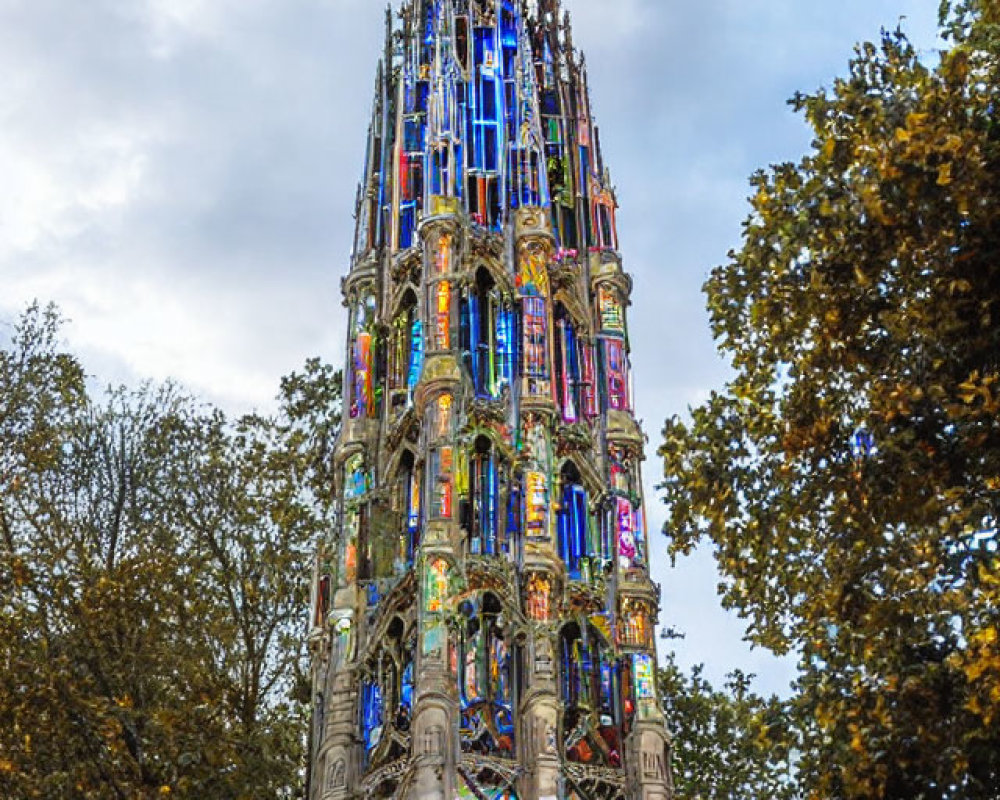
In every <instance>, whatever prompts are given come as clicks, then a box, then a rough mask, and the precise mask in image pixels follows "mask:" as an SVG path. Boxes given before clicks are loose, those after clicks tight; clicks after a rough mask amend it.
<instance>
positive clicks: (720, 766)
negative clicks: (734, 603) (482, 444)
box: [657, 653, 797, 800]
mask: <svg viewBox="0 0 1000 800" xmlns="http://www.w3.org/2000/svg"><path fill="white" fill-rule="evenodd" d="M664 659H665V660H664V664H663V666H661V667H660V669H659V672H658V676H657V677H658V681H659V691H660V696H661V697H662V699H663V709H664V714H665V715H666V718H667V724H668V726H669V727H670V732H671V736H672V738H673V750H672V753H671V756H672V760H673V763H672V769H673V778H674V790H675V792H676V795H677V797H678V798H684V800H735V798H740V800H743V798H758V797H760V798H764V797H766V798H772V800H793V799H794V798H795V797H796V796H797V795H796V793H795V792H796V788H795V781H794V769H795V764H794V761H795V759H794V754H793V753H792V752H791V751H790V750H789V749H788V748H787V746H786V745H785V743H784V741H783V738H784V737H783V736H782V735H781V734H782V732H783V725H784V719H785V717H784V707H783V704H782V702H781V701H780V700H779V699H778V698H777V697H770V698H764V697H761V696H759V695H757V694H756V693H755V692H754V691H753V690H752V682H753V677H754V676H752V675H747V674H745V673H743V672H740V671H739V670H736V671H734V672H733V673H731V674H730V675H729V676H728V678H727V680H726V683H725V685H724V686H723V688H722V689H717V688H715V687H713V686H712V685H711V684H710V683H709V682H708V680H706V678H705V676H704V674H703V672H704V669H703V667H702V666H696V667H694V668H693V669H692V670H691V671H690V673H688V672H685V671H684V670H683V669H681V668H680V667H679V666H678V665H677V660H676V657H675V654H674V653H666V654H665V656H664Z"/></svg>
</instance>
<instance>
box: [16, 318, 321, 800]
mask: <svg viewBox="0 0 1000 800" xmlns="http://www.w3.org/2000/svg"><path fill="white" fill-rule="evenodd" d="M58 329H59V320H58V315H57V314H56V312H55V311H54V310H52V309H49V310H46V311H42V310H40V309H38V308H37V307H36V308H32V309H30V310H29V311H28V312H27V313H26V314H25V316H24V317H23V318H22V320H21V322H20V323H19V325H18V326H17V327H16V329H15V332H14V336H13V338H12V341H11V343H10V346H9V347H7V348H2V349H0V533H2V541H0V719H3V720H4V724H3V725H2V726H0V795H2V796H4V797H11V798H18V800H19V799H20V798H29V797H40V798H56V797H60V798H61V797H83V798H105V797H108V798H115V797H118V798H125V797H128V798H132V797H140V798H141V797H153V796H163V795H164V794H173V795H174V796H180V797H212V798H242V797H292V796H296V794H297V792H298V788H299V784H300V780H301V772H302V766H303V755H304V754H303V738H304V737H303V733H302V732H303V731H304V729H305V720H304V714H305V710H304V709H303V706H302V704H301V702H300V699H299V698H297V696H296V689H297V686H298V684H299V683H300V682H301V680H302V675H303V672H304V669H305V664H304V652H303V646H302V640H303V639H304V631H305V625H306V622H307V619H306V618H307V616H308V609H307V602H306V599H307V586H306V581H307V577H308V568H307V564H308V555H309V551H310V549H311V543H312V542H313V541H314V540H315V539H316V538H317V537H318V536H319V535H320V532H322V531H325V528H326V525H327V524H328V519H327V518H326V517H325V515H324V509H323V507H322V505H321V504H320V503H317V502H316V500H315V498H314V493H313V491H312V489H311V488H310V487H311V486H312V485H314V484H315V483H316V482H317V479H316V476H315V469H316V466H315V465H317V464H320V463H322V462H323V461H324V459H323V454H319V453H317V452H316V451H315V450H314V449H313V448H312V446H311V445H310V444H309V443H308V442H304V441H303V440H302V439H301V437H298V436H293V435H292V432H293V430H294V428H295V425H296V424H298V422H299V420H300V417H299V416H298V415H299V414H300V410H299V409H297V408H292V407H290V404H289V403H288V402H284V403H283V405H282V409H281V411H280V412H279V414H278V415H277V416H276V417H275V418H263V417H258V416H250V417H246V418H243V419H240V420H237V421H235V422H230V421H228V420H227V419H226V418H225V417H224V416H223V415H222V414H221V412H218V411H215V410H212V409H210V408H206V407H204V406H201V405H199V404H197V403H195V402H194V401H193V400H191V399H190V398H188V397H186V396H184V395H183V394H182V393H181V392H179V391H178V390H177V389H176V388H175V387H172V386H169V385H168V386H165V387H160V388H156V387H152V386H145V387H142V388H140V389H138V390H136V391H128V390H125V389H118V390H114V391H111V392H110V393H109V394H108V395H107V396H106V398H104V399H102V400H100V401H94V400H93V399H91V398H90V397H89V396H88V394H87V391H86V386H85V383H84V379H83V370H82V369H81V367H80V364H79V363H78V362H77V360H76V359H74V358H73V357H72V356H70V355H68V354H65V353H62V352H60V351H59V347H58ZM335 377H336V376H335V375H334V374H333V373H332V371H329V370H324V369H321V368H319V367H317V368H316V369H314V370H312V371H311V372H310V373H308V375H307V377H306V379H304V381H303V382H301V383H302V386H304V387H305V388H309V389H310V390H311V393H312V396H315V397H320V398H322V401H323V402H329V403H330V408H329V409H327V410H326V411H325V412H324V413H326V414H327V415H328V417H329V419H330V420H333V419H335V418H336V407H337V402H338V394H337V391H338V390H337V386H338V384H337V383H336V381H335V380H334V379H335ZM327 379H329V386H323V387H321V386H320V384H321V382H322V381H323V380H327ZM321 388H322V390H321ZM286 400H287V398H286ZM302 408H309V406H308V404H306V405H304V406H302ZM314 413H316V414H318V413H319V412H317V411H315V409H314ZM324 441H325V440H324ZM313 444H315V445H316V446H319V445H318V444H317V443H313Z"/></svg>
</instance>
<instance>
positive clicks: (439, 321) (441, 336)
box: [434, 281, 451, 350]
mask: <svg viewBox="0 0 1000 800" xmlns="http://www.w3.org/2000/svg"><path fill="white" fill-rule="evenodd" d="M434 297H435V302H434V308H435V315H434V320H435V324H434V337H435V338H434V341H435V344H436V347H437V349H438V350H449V349H450V348H451V284H450V283H448V281H441V282H440V283H439V284H438V285H437V290H436V291H435V294H434Z"/></svg>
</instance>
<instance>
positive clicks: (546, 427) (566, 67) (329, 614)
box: [309, 0, 670, 800]
mask: <svg viewBox="0 0 1000 800" xmlns="http://www.w3.org/2000/svg"><path fill="white" fill-rule="evenodd" d="M608 13H609V14H610V13H614V12H613V11H610V10H609V12H608ZM616 208H617V203H616V199H615V192H614V189H613V187H612V184H611V180H610V177H609V174H608V171H607V169H606V167H605V165H604V161H603V158H602V156H601V147H600V140H599V137H598V129H597V127H596V125H595V123H594V118H593V116H592V114H591V109H590V99H589V92H588V88H587V75H586V70H585V68H584V63H583V58H582V57H581V56H579V54H578V53H577V52H576V51H575V49H574V47H573V42H572V38H571V31H570V24H569V18H568V14H567V15H564V14H563V10H562V8H561V7H560V1H559V0H405V1H404V2H403V4H402V8H401V9H400V10H399V11H398V12H395V13H393V12H392V11H390V12H388V13H387V33H386V41H385V53H384V56H383V59H382V62H381V64H380V66H379V69H378V76H377V80H376V90H375V101H374V109H373V114H372V121H371V126H370V129H369V134H368V146H367V155H366V158H365V169H364V176H363V180H362V183H361V186H360V188H359V191H358V197H357V231H356V239H355V243H354V251H353V255H352V258H351V265H350V271H349V273H348V274H347V275H346V277H345V278H344V280H343V294H344V302H345V304H346V306H347V308H348V309H349V312H350V321H349V329H348V333H347V364H346V368H345V373H344V374H345V381H344V385H345V391H344V394H345V402H344V420H343V428H342V431H341V434H340V438H339V440H338V443H337V447H336V451H335V461H336V464H335V465H336V474H337V476H338V478H337V486H336V490H337V493H338V497H339V498H340V504H339V518H338V522H337V525H336V529H335V530H334V531H333V534H332V536H331V537H330V539H329V541H328V542H327V543H325V545H324V546H323V548H322V549H321V551H320V553H319V557H318V559H317V565H316V577H315V582H314V591H313V610H312V618H313V629H312V632H311V634H310V644H311V648H312V656H313V668H312V675H313V682H314V684H313V685H314V697H315V711H314V719H313V726H312V734H311V761H310V792H309V797H310V798H311V800H335V799H336V800H340V799H341V798H354V797H359V798H360V797H365V798H369V797H373V798H382V797H384V798H389V797H400V798H418V799H419V800H432V798H442V799H445V798H446V799H447V800H453V798H479V799H480V800H486V799H487V798H488V799H489V800H494V798H521V800H550V799H551V800H556V798H559V799H560V800H562V799H563V798H567V799H570V798H572V799H574V800H576V799H578V800H597V798H608V799H609V798H637V799H638V798H642V800H654V798H655V800H667V798H669V797H670V774H669V752H668V742H667V737H666V733H665V729H664V722H663V719H662V715H661V711H660V706H659V703H658V700H657V696H656V687H655V664H656V653H655V642H654V637H653V631H654V628H655V625H656V621H657V614H658V592H657V587H656V586H655V585H654V584H653V583H652V582H651V580H650V576H649V562H648V544H647V530H646V516H645V511H644V506H643V498H642V489H641V486H642V482H641V479H640V462H641V461H642V458H643V444H644V436H643V433H642V431H641V430H640V428H639V426H638V424H637V423H636V421H635V419H634V417H633V398H632V389H631V381H630V366H629V344H628V322H627V314H626V310H627V308H628V306H629V303H630V294H631V290H632V281H631V279H630V278H629V276H628V274H627V273H626V272H625V271H624V270H623V268H622V261H621V256H620V255H619V249H618V238H617V233H616V221H615V213H616Z"/></svg>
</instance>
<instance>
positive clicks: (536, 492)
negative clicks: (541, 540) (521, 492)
mask: <svg viewBox="0 0 1000 800" xmlns="http://www.w3.org/2000/svg"><path fill="white" fill-rule="evenodd" d="M524 482H525V488H526V494H527V503H526V508H525V516H526V517H527V528H528V531H527V532H528V535H529V536H535V537H538V536H545V535H547V534H548V530H547V527H548V504H549V498H548V487H547V486H546V480H545V475H544V474H543V473H541V472H528V473H526V474H525V476H524Z"/></svg>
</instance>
